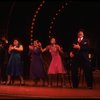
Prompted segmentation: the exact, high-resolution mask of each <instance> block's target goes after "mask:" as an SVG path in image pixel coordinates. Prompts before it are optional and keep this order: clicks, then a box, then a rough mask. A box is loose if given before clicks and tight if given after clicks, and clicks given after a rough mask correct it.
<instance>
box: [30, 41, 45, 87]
mask: <svg viewBox="0 0 100 100" xmlns="http://www.w3.org/2000/svg"><path fill="white" fill-rule="evenodd" d="M29 50H30V54H31V64H30V78H31V79H32V80H34V81H35V86H36V85H37V83H38V81H39V80H40V79H41V80H42V86H44V85H45V79H46V72H45V69H44V64H43V59H42V55H41V53H42V52H41V43H40V42H39V41H38V40H35V41H34V42H33V45H30V46H29Z"/></svg>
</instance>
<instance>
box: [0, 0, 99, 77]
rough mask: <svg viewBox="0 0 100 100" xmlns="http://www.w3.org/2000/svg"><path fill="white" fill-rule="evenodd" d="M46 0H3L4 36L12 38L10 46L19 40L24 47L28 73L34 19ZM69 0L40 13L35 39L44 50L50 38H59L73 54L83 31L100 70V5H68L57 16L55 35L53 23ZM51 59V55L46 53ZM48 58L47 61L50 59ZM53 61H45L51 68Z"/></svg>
mask: <svg viewBox="0 0 100 100" xmlns="http://www.w3.org/2000/svg"><path fill="white" fill-rule="evenodd" d="M41 2H42V0H35V1H19V2H18V1H16V2H15V1H5V2H4V1H0V34H6V35H7V36H8V40H9V44H10V43H11V42H12V40H13V38H15V37H17V38H19V39H20V41H21V42H22V44H23V45H24V52H23V64H24V74H25V76H26V77H27V76H28V73H29V72H28V71H29V56H28V45H29V44H30V27H31V23H32V18H33V16H34V14H35V11H36V10H37V8H38V6H39V5H40V3H41ZM66 2H67V1H66V0H51V1H50V0H48V1H46V2H45V4H44V5H43V7H42V8H41V10H40V11H39V13H38V15H37V17H36V21H35V29H34V32H33V39H39V40H40V41H41V42H42V44H43V47H45V46H46V45H47V44H49V35H51V36H54V37H56V39H57V42H58V43H59V44H60V45H61V46H62V47H63V50H64V52H65V54H66V53H67V54H68V52H69V48H70V46H71V42H72V40H73V38H74V37H76V35H77V32H78V30H79V29H80V28H84V29H85V35H86V36H87V37H88V38H89V39H90V40H91V51H92V53H93V57H94V58H93V59H94V66H95V67H97V68H100V52H99V51H100V44H99V43H100V39H99V34H100V14H99V12H100V2H93V1H91V2H90V1H85V2H83V1H68V2H67V3H68V5H67V6H66V7H65V8H64V9H63V10H62V12H61V13H60V14H59V15H58V16H57V17H56V20H55V23H54V25H53V29H52V32H51V34H49V27H50V22H51V21H52V18H53V16H54V15H55V13H56V11H57V10H58V9H59V7H60V6H61V5H63V4H65V3H66ZM44 55H48V56H50V55H49V54H48V53H47V54H44ZM44 59H46V60H47V58H46V56H44ZM49 62H50V60H49V58H48V61H46V62H45V65H46V66H48V64H49Z"/></svg>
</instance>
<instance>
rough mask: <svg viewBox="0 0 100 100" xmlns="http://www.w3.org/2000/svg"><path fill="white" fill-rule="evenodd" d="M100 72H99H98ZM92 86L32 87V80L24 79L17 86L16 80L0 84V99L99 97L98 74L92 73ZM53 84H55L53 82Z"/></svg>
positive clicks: (99, 76) (99, 79)
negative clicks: (10, 84)
mask: <svg viewBox="0 0 100 100" xmlns="http://www.w3.org/2000/svg"><path fill="white" fill-rule="evenodd" d="M98 73H100V72H98ZM94 76H95V77H94V80H95V81H94V88H93V89H87V88H86V84H84V85H83V86H82V84H81V83H80V85H79V88H78V89H72V88H70V86H69V83H68V82H67V87H66V88H62V87H56V86H54V87H50V88H49V87H48V86H45V87H42V86H40V85H41V83H39V86H37V87H34V86H33V82H32V81H26V82H25V84H26V85H25V86H19V82H18V81H16V82H15V85H13V86H6V85H0V99H8V98H9V99H19V98H21V99H27V98H100V74H98V75H97V74H95V75H94ZM54 85H55V84H54Z"/></svg>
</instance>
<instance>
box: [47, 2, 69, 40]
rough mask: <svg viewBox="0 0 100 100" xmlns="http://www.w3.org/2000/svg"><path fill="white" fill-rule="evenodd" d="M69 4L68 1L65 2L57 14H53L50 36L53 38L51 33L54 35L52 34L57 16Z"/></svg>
mask: <svg viewBox="0 0 100 100" xmlns="http://www.w3.org/2000/svg"><path fill="white" fill-rule="evenodd" d="M67 5H68V3H67V2H65V3H64V4H63V5H62V6H61V7H60V8H59V9H58V10H57V12H56V13H55V15H54V16H53V18H52V20H51V23H50V26H49V32H48V33H49V35H48V36H49V38H51V35H54V34H52V33H53V32H52V31H53V26H54V23H55V20H56V18H57V16H58V15H59V14H60V13H61V12H62V11H63V10H64V8H65V7H66V6H67Z"/></svg>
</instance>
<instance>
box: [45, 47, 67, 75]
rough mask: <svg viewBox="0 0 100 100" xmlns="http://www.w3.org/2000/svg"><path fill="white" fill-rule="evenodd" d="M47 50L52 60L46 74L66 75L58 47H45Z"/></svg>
mask: <svg viewBox="0 0 100 100" xmlns="http://www.w3.org/2000/svg"><path fill="white" fill-rule="evenodd" d="M47 49H48V50H49V52H50V53H51V56H52V60H51V63H50V66H49V69H48V74H64V73H66V71H65V69H64V66H63V63H62V60H61V56H60V54H59V49H60V47H59V45H55V46H47Z"/></svg>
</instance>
